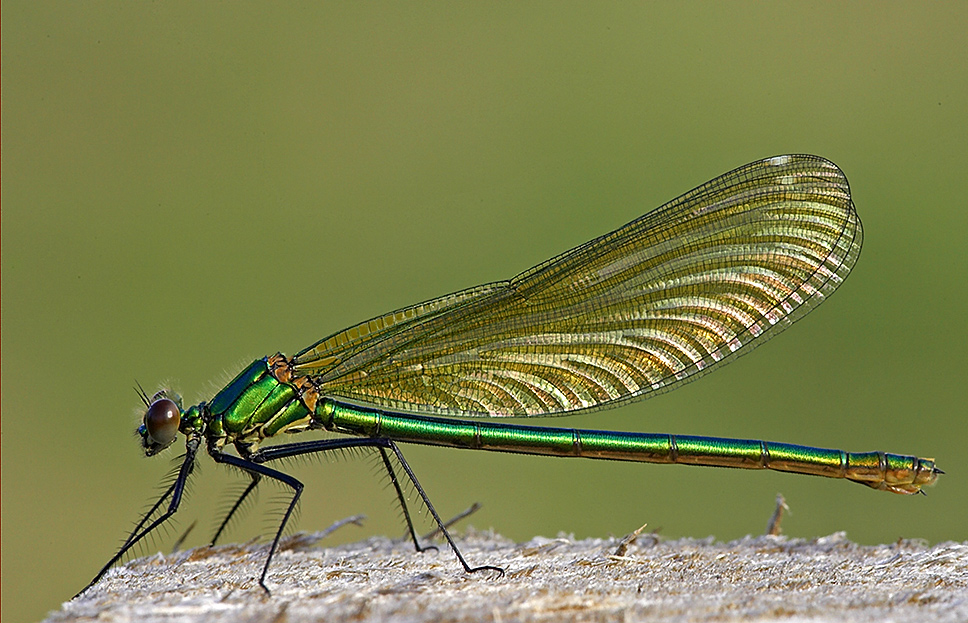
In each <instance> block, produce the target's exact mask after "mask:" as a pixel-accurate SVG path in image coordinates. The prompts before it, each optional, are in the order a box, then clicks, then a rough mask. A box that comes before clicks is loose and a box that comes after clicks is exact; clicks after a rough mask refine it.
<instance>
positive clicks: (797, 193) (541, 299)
mask: <svg viewBox="0 0 968 623" xmlns="http://www.w3.org/2000/svg"><path fill="white" fill-rule="evenodd" d="M861 239H862V230H861V223H860V220H859V219H858V217H857V213H856V212H855V210H854V205H853V203H852V201H851V197H850V189H849V186H848V184H847V179H846V178H845V177H844V174H843V173H842V172H841V171H840V169H839V168H837V166H835V165H834V164H833V163H831V162H829V161H827V160H824V159H822V158H818V157H815V156H802V155H793V156H778V157H775V158H769V159H766V160H761V161H759V162H754V163H752V164H749V165H746V166H744V167H741V168H739V169H736V170H735V171H732V172H730V173H726V174H725V175H722V176H720V177H717V178H716V179H714V180H712V181H710V182H708V183H706V184H703V185H702V186H699V187H698V188H696V189H694V190H692V191H690V192H688V193H686V194H685V195H683V196H681V197H679V198H678V199H675V200H673V201H671V202H669V203H667V204H666V205H664V206H662V207H660V208H658V209H657V210H654V211H652V212H650V213H648V214H646V215H645V216H642V217H641V218H639V219H637V220H635V221H632V222H631V223H629V224H627V225H625V226H624V227H621V228H620V229H617V230H616V231H614V232H612V233H610V234H606V235H604V236H601V237H599V238H596V239H594V240H592V241H591V242H588V243H585V244H583V245H581V246H579V247H576V248H574V249H572V250H570V251H568V252H566V253H563V254H562V255H559V256H558V257H555V258H553V259H551V260H548V261H546V262H544V263H542V264H539V265H538V266H535V267H534V268H531V269H530V270H527V271H525V272H523V273H521V274H520V275H518V276H517V277H514V278H513V279H511V280H509V281H499V282H495V283H489V284H486V285H482V286H477V287H475V288H470V289H468V290H463V291H460V292H456V293H454V294H449V295H447V296H444V297H441V298H437V299H433V300H430V301H426V302H424V303H420V304H418V305H414V306H412V307H406V308H403V309H400V310H397V311H395V312H391V313H389V314H386V315H383V316H378V317H376V318H373V319H371V320H367V321H366V322H363V323H360V324H358V325H356V326H354V327H351V328H349V329H346V330H344V331H340V332H338V333H334V334H333V335H331V336H329V337H327V338H325V339H322V340H320V341H318V342H316V343H315V344H313V345H312V346H310V347H308V348H306V349H304V350H302V351H300V352H299V353H297V354H296V355H295V356H293V357H286V356H285V355H282V354H276V355H272V356H271V357H266V358H263V359H259V360H258V361H255V362H254V363H252V365H250V366H249V367H247V368H246V369H245V370H243V371H242V372H241V373H240V374H239V375H238V376H237V377H236V378H235V379H234V380H233V381H232V382H230V383H229V384H228V385H227V386H226V387H225V388H224V389H222V390H221V391H220V392H219V393H218V394H216V395H215V397H214V398H213V399H212V400H210V401H209V402H202V403H200V404H197V405H195V406H193V407H190V408H189V409H187V410H185V409H183V408H182V405H181V400H180V398H178V397H177V396H176V395H175V394H174V393H172V392H170V391H167V390H165V391H161V392H159V393H157V394H156V395H155V396H154V397H153V398H152V399H150V400H149V399H148V398H147V396H144V401H145V404H146V406H147V412H146V413H145V416H144V422H143V423H142V425H141V426H140V428H139V429H138V435H139V437H140V439H141V442H142V445H143V448H144V451H145V453H146V454H147V455H149V456H152V455H155V454H157V453H159V452H160V451H162V450H164V449H165V448H167V447H168V446H170V445H171V444H172V443H173V442H174V441H175V439H176V437H177V436H178V433H181V434H182V435H184V436H185V444H186V445H185V448H186V450H185V455H184V459H183V461H182V463H181V467H180V469H179V471H178V472H177V476H176V477H175V478H174V480H173V482H172V483H171V484H170V486H168V487H167V488H166V489H165V490H164V493H163V495H162V496H161V498H160V499H159V500H158V501H157V502H156V503H155V504H154V506H152V507H151V508H150V509H149V511H148V512H147V513H146V514H145V516H144V517H143V518H142V519H141V521H140V522H138V524H137V525H136V527H135V529H134V531H133V532H132V533H131V535H130V536H129V537H128V538H127V540H126V541H125V542H124V544H123V545H122V546H121V549H120V551H119V552H118V553H117V554H116V555H115V556H114V557H113V558H111V560H109V561H108V563H107V564H106V565H105V566H104V568H103V569H101V571H99V572H98V574H97V575H96V576H95V577H94V579H93V580H92V581H91V584H89V585H88V587H90V586H92V585H93V584H94V583H95V582H97V581H98V579H100V578H101V576H102V575H104V573H105V572H106V571H107V570H108V569H109V568H110V567H111V566H112V565H114V564H115V563H116V562H117V561H118V560H120V559H121V557H122V556H123V555H124V554H125V553H126V552H127V551H128V550H130V549H131V547H132V546H134V545H135V544H136V543H138V542H139V541H141V540H142V539H143V538H144V537H145V536H146V535H148V534H149V533H151V532H152V531H153V530H155V529H156V528H157V527H158V526H159V525H161V524H163V523H164V522H165V521H167V520H168V519H169V518H170V517H171V516H172V515H173V514H174V513H175V512H176V511H177V510H178V507H179V505H180V504H181V502H182V499H183V497H184V492H185V483H186V480H187V479H188V477H189V475H190V473H191V472H192V469H193V468H194V466H195V461H196V458H197V455H198V452H199V448H201V447H203V446H204V448H205V450H206V451H207V452H208V454H209V455H210V456H211V457H212V458H213V459H214V460H215V461H216V462H218V463H222V464H224V465H229V466H231V467H234V468H236V469H238V470H240V471H241V472H243V473H245V474H246V475H247V476H248V477H249V478H250V479H251V481H250V483H249V484H248V486H247V487H246V488H245V490H244V491H243V492H242V494H241V496H240V497H239V499H238V500H237V501H236V503H235V504H234V505H233V506H232V507H231V508H230V510H229V512H228V514H227V516H226V517H225V519H224V520H223V521H222V523H221V525H220V527H219V529H218V530H217V531H216V533H215V537H214V538H213V540H212V542H213V543H214V541H215V540H216V539H218V537H219V536H220V535H221V532H222V530H223V528H224V527H225V525H226V524H227V523H228V521H229V520H230V519H231V518H232V516H233V515H234V514H235V513H236V511H237V510H238V509H239V507H240V505H241V504H242V502H243V501H244V500H245V499H246V498H247V497H248V496H249V495H250V494H251V493H252V491H253V490H254V489H255V488H256V486H257V485H258V484H259V482H260V480H261V479H263V478H269V479H272V480H275V481H278V482H279V483H282V484H283V485H285V486H286V487H288V488H289V489H290V490H291V491H292V496H291V499H290V501H289V503H288V505H287V507H286V510H285V512H284V514H283V517H282V520H281V521H280V523H279V527H278V529H277V530H276V532H275V535H274V538H273V539H272V543H271V545H270V546H269V551H268V554H267V556H266V561H265V565H264V566H263V568H262V574H261V576H260V577H259V584H260V585H261V586H262V587H263V588H264V589H265V590H266V591H267V592H268V588H267V587H266V584H265V580H266V574H267V572H268V570H269V565H270V562H271V561H272V557H273V554H274V553H275V551H276V548H277V546H278V544H279V537H280V535H281V534H282V532H283V529H284V528H285V526H286V523H287V522H288V521H289V518H290V515H291V513H292V511H293V508H294V507H295V505H296V503H297V501H298V500H299V496H300V494H301V493H302V489H303V485H302V483H301V482H300V481H299V480H297V479H296V478H294V477H292V476H291V475H289V474H286V473H283V472H282V471H279V470H277V469H274V468H272V467H269V466H267V465H266V464H267V463H271V462H273V461H278V460H279V459H283V458H289V457H296V456H300V455H306V454H312V453H325V452H332V451H336V450H343V449H347V448H371V449H373V450H374V451H375V452H377V453H378V454H379V456H380V457H381V459H382V463H383V466H384V468H385V469H386V471H387V473H388V475H389V478H390V482H391V483H392V484H393V486H394V488H395V490H396V494H397V498H398V500H399V503H400V505H401V507H402V508H403V516H404V518H405V521H406V524H407V527H408V529H409V532H410V536H411V538H412V540H413V543H414V545H415V546H416V548H417V550H418V551H419V550H421V549H422V548H421V545H420V543H419V542H418V539H417V536H416V533H415V532H414V528H413V525H412V522H411V520H410V515H409V512H408V510H407V504H406V499H405V496H404V493H403V489H402V486H401V480H400V479H398V474H397V471H396V469H395V468H394V465H395V464H396V465H398V466H399V468H402V470H403V472H402V473H403V475H405V477H406V479H407V480H409V482H410V483H411V484H412V485H413V487H414V489H415V491H416V492H417V494H418V495H419V496H420V498H421V499H422V501H423V503H424V504H425V505H426V507H427V509H428V510H429V512H430V514H431V516H432V517H433V519H434V521H435V522H436V523H437V525H438V527H439V529H440V531H441V533H442V534H443V535H444V538H445V539H446V540H447V542H448V544H449V545H450V547H451V549H452V550H453V551H454V554H455V555H456V556H457V559H458V561H460V564H461V565H462V566H463V568H464V570H465V571H467V572H473V571H481V570H494V571H498V572H502V570H501V569H500V568H499V567H495V566H490V565H485V566H480V567H471V566H470V565H469V564H468V563H467V561H466V560H465V559H464V556H463V555H462V554H461V552H460V550H459V549H458V547H457V544H456V543H455V542H454V540H453V538H451V535H450V534H449V533H448V531H447V529H446V528H445V527H444V526H443V524H442V522H441V520H440V517H439V516H438V514H437V511H436V510H435V509H434V506H433V504H431V502H430V499H429V498H428V497H427V494H426V493H425V491H424V489H423V488H422V487H421V485H420V483H419V482H418V480H417V478H416V476H415V475H414V473H413V471H412V470H411V468H410V466H409V464H408V463H407V461H406V459H405V458H404V456H403V453H402V452H401V450H400V447H399V445H398V444H399V443H403V442H405V443H418V444H429V445H438V446H450V447H457V448H473V449H478V450H496V451H501V452H517V453H525V454H544V455H551V456H563V457H586V458H596V459H613V460H621V461H644V462H651V463H685V464H689V465H711V466H719V467H740V468H747V469H774V470H779V471H785V472H795V473H799V474H812V475H817V476H827V477H831V478H846V479H848V480H851V481H854V482H858V483H861V484H864V485H867V486H869V487H873V488H875V489H880V490H883V491H892V492H894V493H917V492H919V491H920V490H921V487H922V486H924V485H928V484H932V483H934V482H935V480H936V479H937V477H938V474H940V473H941V471H940V470H938V469H937V468H936V467H935V466H934V461H933V459H924V458H918V457H915V456H903V455H896V454H886V453H884V452H862V453H848V452H843V451H841V450H828V449H823V448H811V447H805V446H797V445H791V444H785V443H773V442H766V441H756V440H739V439H721V438H713V437H695V436H686V435H666V434H647V433H621V432H609V431H596V430H578V429H567V428H542V427H534V426H520V425H510V424H492V423H473V422H468V421H465V420H457V419H452V418H454V417H533V416H547V415H564V414H570V413H576V412H579V411H588V410H593V409H601V408H603V407H612V406H616V405H618V404H621V403H625V402H629V401H632V400H636V399H640V398H646V397H648V396H652V395H655V394H656V393H659V392H662V391H667V390H670V389H673V388H675V387H678V386H679V385H681V384H683V383H685V382H686V381H690V380H693V379H695V378H698V377H699V376H700V375H702V374H704V373H706V372H708V371H710V370H712V369H713V368H715V367H716V366H717V365H719V364H722V363H724V362H727V361H730V360H731V359H733V358H735V357H736V356H737V355H739V354H742V353H746V352H749V351H750V350H751V349H752V348H753V347H754V346H756V345H758V344H762V343H763V342H765V341H766V340H767V339H768V338H770V337H772V336H774V335H777V334H778V333H779V332H780V331H782V330H783V329H784V328H786V327H788V326H789V325H790V324H792V323H793V322H794V321H796V320H797V319H799V318H800V317H802V316H803V315H805V314H806V313H807V312H809V311H810V310H811V309H813V308H814V307H816V306H817V305H819V304H820V303H821V302H822V301H823V300H824V299H825V298H826V297H827V296H829V295H830V294H831V293H832V292H833V291H834V290H835V289H836V288H837V287H838V286H839V285H840V284H841V282H843V280H844V278H845V277H846V276H847V274H848V273H849V272H850V270H851V268H852V267H853V265H854V263H855V262H856V260H857V257H858V255H859V253H860V248H861ZM314 429H323V430H326V431H330V432H332V433H336V434H338V435H339V436H338V437H336V438H330V439H320V440H311V441H304V442H297V443H287V444H281V445H270V446H268V447H265V448H262V447H260V444H261V443H262V442H263V441H264V440H266V439H270V438H274V437H277V436H279V435H280V434H282V433H298V432H301V431H306V430H314ZM228 446H233V447H234V448H235V451H236V453H235V454H230V453H229V452H227V451H226V449H227V447H228ZM166 504H167V508H165V505H166ZM85 590H86V589H85Z"/></svg>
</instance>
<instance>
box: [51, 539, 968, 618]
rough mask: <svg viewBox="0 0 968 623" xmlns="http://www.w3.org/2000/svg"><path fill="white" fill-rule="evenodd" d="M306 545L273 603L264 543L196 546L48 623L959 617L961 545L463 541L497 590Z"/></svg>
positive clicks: (432, 556)
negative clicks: (264, 574)
mask: <svg viewBox="0 0 968 623" xmlns="http://www.w3.org/2000/svg"><path fill="white" fill-rule="evenodd" d="M316 540H317V539H316V537H315V536H314V535H305V534H303V535H295V536H294V537H291V538H290V539H289V540H288V541H287V542H286V545H285V547H284V549H283V550H282V551H281V552H279V553H278V554H277V555H276V558H275V559H274V560H273V564H272V567H271V568H270V570H269V576H268V579H267V584H268V585H269V587H270V588H271V589H272V596H271V597H267V596H266V595H265V594H264V592H263V591H262V589H261V588H259V585H258V583H257V581H256V577H257V576H258V574H259V573H260V572H261V567H262V564H263V562H264V560H265V555H266V545H265V544H245V545H226V546H219V547H215V548H207V547H203V548H198V549H194V550H189V551H184V552H178V553H176V554H171V555H168V556H163V555H160V554H158V555H155V556H152V557H148V558H143V559H140V560H136V561H133V562H131V563H129V564H128V565H125V566H123V567H120V568H117V569H114V570H112V571H111V572H110V573H109V574H108V575H107V576H105V578H104V579H102V580H101V582H100V583H99V584H97V585H96V586H94V587H93V588H92V589H91V590H89V591H88V592H86V593H84V594H83V595H81V596H80V597H79V598H78V599H76V600H74V601H71V602H68V603H65V604H64V605H63V607H62V608H61V610H59V611H57V612H54V613H52V614H51V615H50V616H49V618H48V619H47V621H51V622H62V621H87V620H92V619H98V620H107V621H118V622H123V621H136V622H138V623H147V622H150V621H162V620H163V621H174V620H179V621H199V622H201V621H204V622H206V623H211V622H216V621H232V622H235V621H250V620H252V621H255V620H259V621H283V620H284V621H288V622H300V621H320V620H325V621H384V620H387V619H402V620H407V621H418V622H419V621H428V622H430V621H440V620H447V621H513V620H521V619H526V620H548V621H559V620H568V619H580V620H582V621H599V620H600V621H606V620H614V619H615V618H616V617H619V618H621V617H625V618H626V620H641V619H648V620H650V621H688V620H703V621H708V620H720V619H736V620H740V619H745V620H749V619H754V620H757V621H769V620H783V621H790V620H791V619H795V620H798V621H799V620H805V619H811V620H812V619H822V620H837V621H883V620H888V619H890V620H911V621H914V620H917V621H952V622H955V621H960V622H963V621H966V620H968V543H954V542H947V543H941V544H938V545H935V546H933V547H927V546H925V545H923V544H921V543H919V542H916V541H899V542H898V543H895V544H891V545H879V546H860V545H857V544H855V543H851V542H850V541H849V540H847V538H846V537H845V535H844V534H843V533H837V534H834V535H831V536H827V537H823V538H819V539H812V540H804V539H788V538H785V537H778V536H760V537H747V538H744V539H740V540H737V541H732V542H729V543H718V542H715V541H714V540H713V539H712V538H709V539H703V540H697V539H679V540H674V541H663V540H660V539H659V538H658V537H656V536H655V535H650V534H645V535H643V536H639V537H638V538H637V539H634V540H630V539H628V538H626V539H618V538H613V539H585V540H580V541H576V540H574V539H572V538H569V537H566V536H561V537H559V538H553V539H549V538H543V537H539V538H534V539H532V540H531V541H528V542H526V543H513V542H511V541H509V540H507V539H505V538H503V537H500V536H497V535H494V534H491V533H486V532H475V531H473V530H471V531H469V532H468V533H467V534H465V535H463V536H462V537H460V538H459V540H458V542H459V544H460V546H461V549H462V551H463V552H464V554H465V556H466V557H467V559H468V560H470V561H472V562H473V563H476V564H484V563H487V564H499V565H502V566H503V567H504V568H505V569H506V570H507V574H506V576H505V577H503V578H498V577H496V576H495V575H494V574H487V573H482V574H474V575H468V574H465V573H463V572H462V571H461V570H460V567H459V565H458V564H457V562H456V561H455V560H454V557H453V554H452V553H451V552H450V551H449V550H448V549H447V548H446V546H441V549H440V551H439V552H433V551H430V552H425V553H415V552H414V551H413V547H412V546H411V545H409V544H408V543H406V542H396V541H391V540H389V539H386V538H372V539H369V540H366V541H361V542H358V543H351V544H347V545H342V546H338V547H318V546H317V545H315V542H316ZM623 550H624V551H623ZM616 552H618V554H616Z"/></svg>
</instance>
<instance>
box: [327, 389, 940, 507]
mask: <svg viewBox="0 0 968 623" xmlns="http://www.w3.org/2000/svg"><path fill="white" fill-rule="evenodd" d="M316 413H317V417H318V418H319V419H321V420H322V424H323V426H325V427H326V428H328V429H330V430H333V431H338V432H343V433H348V434H352V435H365V436H370V437H389V438H390V439H394V440H396V441H403V442H410V443H419V444H429V445H437V446H449V447H457V448H469V449H476V450H493V451H499V452H515V453H525V454H543V455H552V456H572V457H585V458H593V459H611V460H623V461H642V462H647V463H682V464H687V465H707V466H715V467H738V468H746V469H772V470H777V471H783V472H794V473H798V474H809V475H816V476H827V477H831V478H848V479H850V480H853V481H855V482H860V483H862V484H866V485H868V486H870V487H874V488H876V489H889V490H894V488H895V487H899V488H902V489H904V490H905V492H912V491H908V488H909V487H910V488H913V489H914V490H917V489H919V488H920V486H921V485H922V484H929V483H930V482H933V481H934V479H935V478H936V476H935V474H934V473H933V468H934V462H933V461H931V460H929V459H919V458H917V457H913V456H903V455H896V454H885V453H883V452H862V453H847V452H843V451H841V450H828V449H824V448H811V447H808V446H797V445H793V444H786V443H775V442H766V441H757V440H745V439H724V438H717V437H697V436H691V435H665V434H652V433H626V432H611V431H597V430H580V429H571V428H545V427H538V426H518V425H512V424H493V423H477V422H467V421H463V420H451V419H444V418H433V417H424V416H413V415H404V414H393V413H385V412H380V411H376V410H371V409H365V408H362V407H356V406H351V405H347V404H343V403H338V402H335V401H333V400H329V399H326V400H321V401H320V402H319V404H317V406H316Z"/></svg>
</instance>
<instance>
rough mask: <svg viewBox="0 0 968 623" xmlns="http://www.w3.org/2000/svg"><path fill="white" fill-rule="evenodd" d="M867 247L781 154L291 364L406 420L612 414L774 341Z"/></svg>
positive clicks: (831, 172) (823, 176)
mask: <svg viewBox="0 0 968 623" xmlns="http://www.w3.org/2000/svg"><path fill="white" fill-rule="evenodd" d="M861 238H862V233H861V224H860V221H859V219H858V217H857V214H856V212H855V211H854V206H853V204H852V202H851V199H850V189H849V187H848V185H847V180H846V178H845V177H844V175H843V173H842V172H841V171H840V169H838V168H837V167H836V166H835V165H834V164H833V163H831V162H829V161H827V160H824V159H822V158H818V157H814V156H779V157H776V158H770V159H767V160H763V161H760V162H755V163H752V164H749V165H747V166H745V167H741V168H739V169H736V170H735V171H732V172H730V173H727V174H725V175H723V176H721V177H718V178H716V179H714V180H712V181H710V182H708V183H706V184H704V185H703V186H700V187H698V188H696V189H694V190H692V191H690V192H689V193H686V194H685V195H683V196H682V197H679V198H678V199H675V200H673V201H671V202H669V203H668V204H666V205H664V206H662V207H661V208H659V209H657V210H654V211H652V212H650V213H648V214H646V215H645V216H643V217H641V218H639V219H637V220H635V221H632V222H631V223H629V224H627V225H625V226H624V227H622V228H620V229H618V230H616V231H614V232H612V233H610V234H606V235H604V236H601V237H599V238H596V239H595V240H592V241H590V242H588V243H586V244H584V245H581V246H580V247H577V248H575V249H572V250H571V251H568V252H566V253H564V254H562V255H560V256H558V257H556V258H553V259H551V260H548V261H547V262H544V263H543V264H540V265H538V266H536V267H534V268H532V269H530V270H528V271H525V272H524V273H522V274H520V275H518V276H517V277H515V278H513V279H511V280H510V281H507V282H498V283H493V284H488V285H486V286H479V287H478V288H472V289H470V290H465V291H463V292H459V293H456V294H453V295H448V296H447V297H442V298H440V299H435V300H433V301H429V302H427V303H423V304H421V305H417V306H414V307H412V308H408V309H407V310H402V312H409V314H408V313H403V315H402V316H400V318H401V319H400V320H399V321H393V322H387V321H386V319H387V318H391V317H395V316H394V315H393V314H389V315H387V316H383V317H378V318H376V319H374V320H373V321H368V322H367V323H362V324H361V325H358V326H357V327H354V328H353V329H349V330H347V331H348V332H351V333H352V335H350V336H347V335H345V334H347V332H341V333H339V334H335V335H334V336H332V337H331V338H328V341H327V340H324V341H322V342H320V343H318V344H316V345H314V346H313V347H310V348H309V349H307V350H305V351H303V352H302V353H300V354H299V355H297V356H296V357H295V358H294V363H295V366H296V368H297V370H298V371H300V372H301V373H304V374H311V375H314V376H315V377H316V380H317V382H318V383H319V386H320V389H321V391H322V393H323V394H324V395H326V396H331V397H334V398H337V399H342V400H346V401H349V402H352V403H356V404H362V405H372V406H375V407H380V408H385V409H390V410H396V411H404V412H410V413H420V414H437V415H458V416H532V415H554V414H564V413H570V412H575V411H579V410H586V409H595V408H601V407H605V406H612V405H614V404H618V403H621V402H624V401H627V400H632V399H637V398H644V397H646V396H649V395H652V394H654V393H656V392H658V391H663V390H668V389H671V388H673V387H674V386H676V385H677V384H678V383H682V382H685V381H687V380H691V379H693V378H696V377H698V376H699V375H700V374H702V373H705V372H707V371H709V370H710V369H712V368H713V367H715V366H716V364H719V363H721V362H724V361H727V360H729V359H730V358H731V357H734V356H736V355H737V354H741V353H745V352H748V351H750V350H751V349H752V347H753V346H755V345H757V344H760V343H763V342H765V341H766V340H767V339H768V338H769V337H772V336H773V335H776V334H778V333H779V332H780V331H782V330H783V329H784V328H785V327H787V326H789V325H790V324H791V323H792V322H794V321H795V320H797V319H798V318H800V317H801V316H803V315H804V314H806V313H807V312H808V311H809V310H810V309H812V308H813V307H815V306H816V305H818V304H819V303H820V302H821V301H823V299H824V298H826V296H827V295H829V294H830V293H831V292H833V290H834V289H836V288H837V287H838V286H839V285H840V283H841V282H842V281H843V279H844V278H845V277H846V275H847V273H849V272H850V269H851V268H852V267H853V265H854V262H855V261H856V259H857V257H858V254H859V253H860V247H861ZM413 310H416V311H413ZM396 314H398V315H399V314H401V312H397V313H396ZM370 326H373V327H375V330H373V331H367V334H366V336H364V337H360V336H359V335H358V333H359V331H358V329H359V328H360V327H370ZM340 336H343V337H340ZM354 336H355V337H354ZM321 344H322V345H323V346H322V348H321V347H320V345H321Z"/></svg>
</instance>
